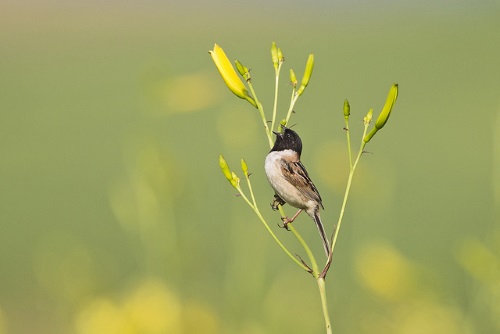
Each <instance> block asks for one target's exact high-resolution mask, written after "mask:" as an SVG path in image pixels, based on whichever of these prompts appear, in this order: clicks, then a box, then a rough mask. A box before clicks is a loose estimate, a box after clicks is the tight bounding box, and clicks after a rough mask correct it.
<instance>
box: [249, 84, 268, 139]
mask: <svg viewBox="0 0 500 334" xmlns="http://www.w3.org/2000/svg"><path fill="white" fill-rule="evenodd" d="M247 83H248V88H250V92H252V96H253V98H254V100H255V103H256V104H257V109H258V110H259V113H260V117H261V118H262V123H264V129H265V130H266V135H267V140H268V141H269V146H270V147H273V138H272V136H271V134H272V132H271V131H270V130H269V126H268V125H267V120H266V114H265V113H264V108H263V107H262V103H260V101H259V99H258V98H257V95H256V94H255V90H254V89H253V85H252V81H251V80H247Z"/></svg>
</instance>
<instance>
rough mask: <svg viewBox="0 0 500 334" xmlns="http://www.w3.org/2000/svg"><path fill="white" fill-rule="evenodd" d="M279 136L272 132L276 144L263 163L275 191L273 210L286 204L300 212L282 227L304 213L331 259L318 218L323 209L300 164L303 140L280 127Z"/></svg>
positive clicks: (316, 192) (307, 175)
mask: <svg viewBox="0 0 500 334" xmlns="http://www.w3.org/2000/svg"><path fill="white" fill-rule="evenodd" d="M282 130H283V131H282V132H276V131H273V133H274V134H275V135H276V141H275V142H274V146H273V147H272V149H271V151H270V152H269V153H268V154H267V156H266V160H265V164H264V166H265V170H266V176H267V180H268V181H269V184H270V185H271V187H272V188H273V189H274V191H275V196H274V198H275V199H274V202H273V204H272V207H273V209H275V210H276V209H277V207H278V205H283V204H285V203H288V204H289V205H291V206H292V207H294V208H297V209H299V211H298V212H297V213H296V214H295V215H294V216H293V217H292V218H291V219H289V218H284V219H283V221H284V225H285V226H286V225H287V224H288V223H291V222H293V221H294V220H295V218H297V216H298V215H299V214H300V213H301V212H302V211H305V212H306V213H307V214H308V215H309V217H311V219H312V220H313V221H314V223H315V224H316V227H317V228H318V232H319V234H320V236H321V241H322V242H323V247H324V249H325V253H326V256H327V257H328V256H329V255H330V243H329V242H328V238H327V236H326V232H325V228H324V226H323V223H322V222H321V217H320V214H319V211H320V208H321V209H324V207H323V203H322V199H321V196H320V194H319V192H318V189H317V188H316V186H315V185H314V183H313V182H312V180H311V178H310V177H309V174H308V173H307V170H306V168H305V167H304V165H303V164H302V162H301V161H300V156H301V154H302V140H301V139H300V137H299V135H298V134H297V132H295V131H293V130H292V129H290V128H287V127H285V126H282Z"/></svg>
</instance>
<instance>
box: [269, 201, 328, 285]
mask: <svg viewBox="0 0 500 334" xmlns="http://www.w3.org/2000/svg"><path fill="white" fill-rule="evenodd" d="M278 208H279V212H280V214H281V217H283V218H286V215H285V211H284V210H283V207H282V206H281V205H280V206H279V207H278ZM288 229H290V231H291V232H292V233H293V235H294V236H295V238H297V240H298V241H299V243H300V244H301V245H302V248H304V251H305V252H306V254H307V257H308V258H309V261H311V266H312V268H308V269H307V272H311V270H310V269H312V272H311V274H312V275H313V276H314V277H318V264H317V262H316V259H315V258H314V254H313V253H312V252H311V249H310V248H309V246H308V245H307V243H306V242H305V240H304V238H302V236H301V235H300V233H299V232H298V231H297V229H296V228H295V226H293V225H292V224H288Z"/></svg>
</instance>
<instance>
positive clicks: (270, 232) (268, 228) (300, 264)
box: [236, 178, 309, 272]
mask: <svg viewBox="0 0 500 334" xmlns="http://www.w3.org/2000/svg"><path fill="white" fill-rule="evenodd" d="M247 182H248V183H250V180H249V179H248V178H247ZM236 190H238V193H239V194H240V196H241V197H242V198H243V199H244V200H245V202H247V204H248V205H249V206H250V207H251V208H252V210H253V211H254V212H255V214H256V215H257V217H259V219H260V221H261V222H262V224H264V226H265V228H266V229H267V231H268V232H269V234H271V236H272V237H273V239H274V241H276V243H277V244H278V245H279V246H280V247H281V249H283V251H284V252H285V253H286V254H287V255H288V256H289V257H290V258H291V259H292V260H293V261H294V262H295V263H296V264H298V265H299V266H300V267H301V268H302V269H304V270H305V271H307V272H309V268H308V267H307V266H306V265H305V264H303V263H302V262H300V261H299V260H297V258H295V256H293V255H292V253H290V251H289V250H288V249H287V248H286V247H285V245H283V244H282V243H281V241H280V240H279V239H278V237H277V236H276V234H274V232H273V230H271V228H270V227H269V224H268V223H267V222H266V220H265V219H264V217H263V216H262V214H261V213H260V210H259V208H258V207H257V204H256V203H255V202H254V203H253V204H252V202H250V200H249V199H248V197H247V196H246V195H245V194H244V193H243V191H242V190H241V187H240V186H238V187H236ZM250 192H251V194H252V197H253V192H252V191H250Z"/></svg>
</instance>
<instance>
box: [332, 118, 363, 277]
mask: <svg viewBox="0 0 500 334" xmlns="http://www.w3.org/2000/svg"><path fill="white" fill-rule="evenodd" d="M367 129H368V124H365V130H364V131H363V136H362V137H361V145H360V147H359V152H358V155H357V157H356V160H355V161H354V164H353V165H352V166H351V168H350V171H349V178H348V179H347V185H346V189H345V193H344V200H343V201H342V208H341V209H340V215H339V220H338V222H337V227H336V228H335V231H334V234H333V237H332V246H331V252H330V253H333V251H334V249H335V245H336V243H337V237H338V235H339V231H340V227H341V225H342V221H343V218H344V212H345V207H346V205H347V199H348V198H349V192H350V190H351V184H352V178H353V176H354V172H355V170H356V167H357V165H358V162H359V159H360V158H361V155H362V154H363V152H364V148H365V145H366V143H365V142H364V141H363V138H364V137H365V135H366V131H367ZM347 136H348V138H349V131H347ZM349 152H350V149H349ZM349 160H351V157H350V156H349ZM329 261H331V259H329ZM328 265H329V264H328ZM325 274H326V273H325Z"/></svg>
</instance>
